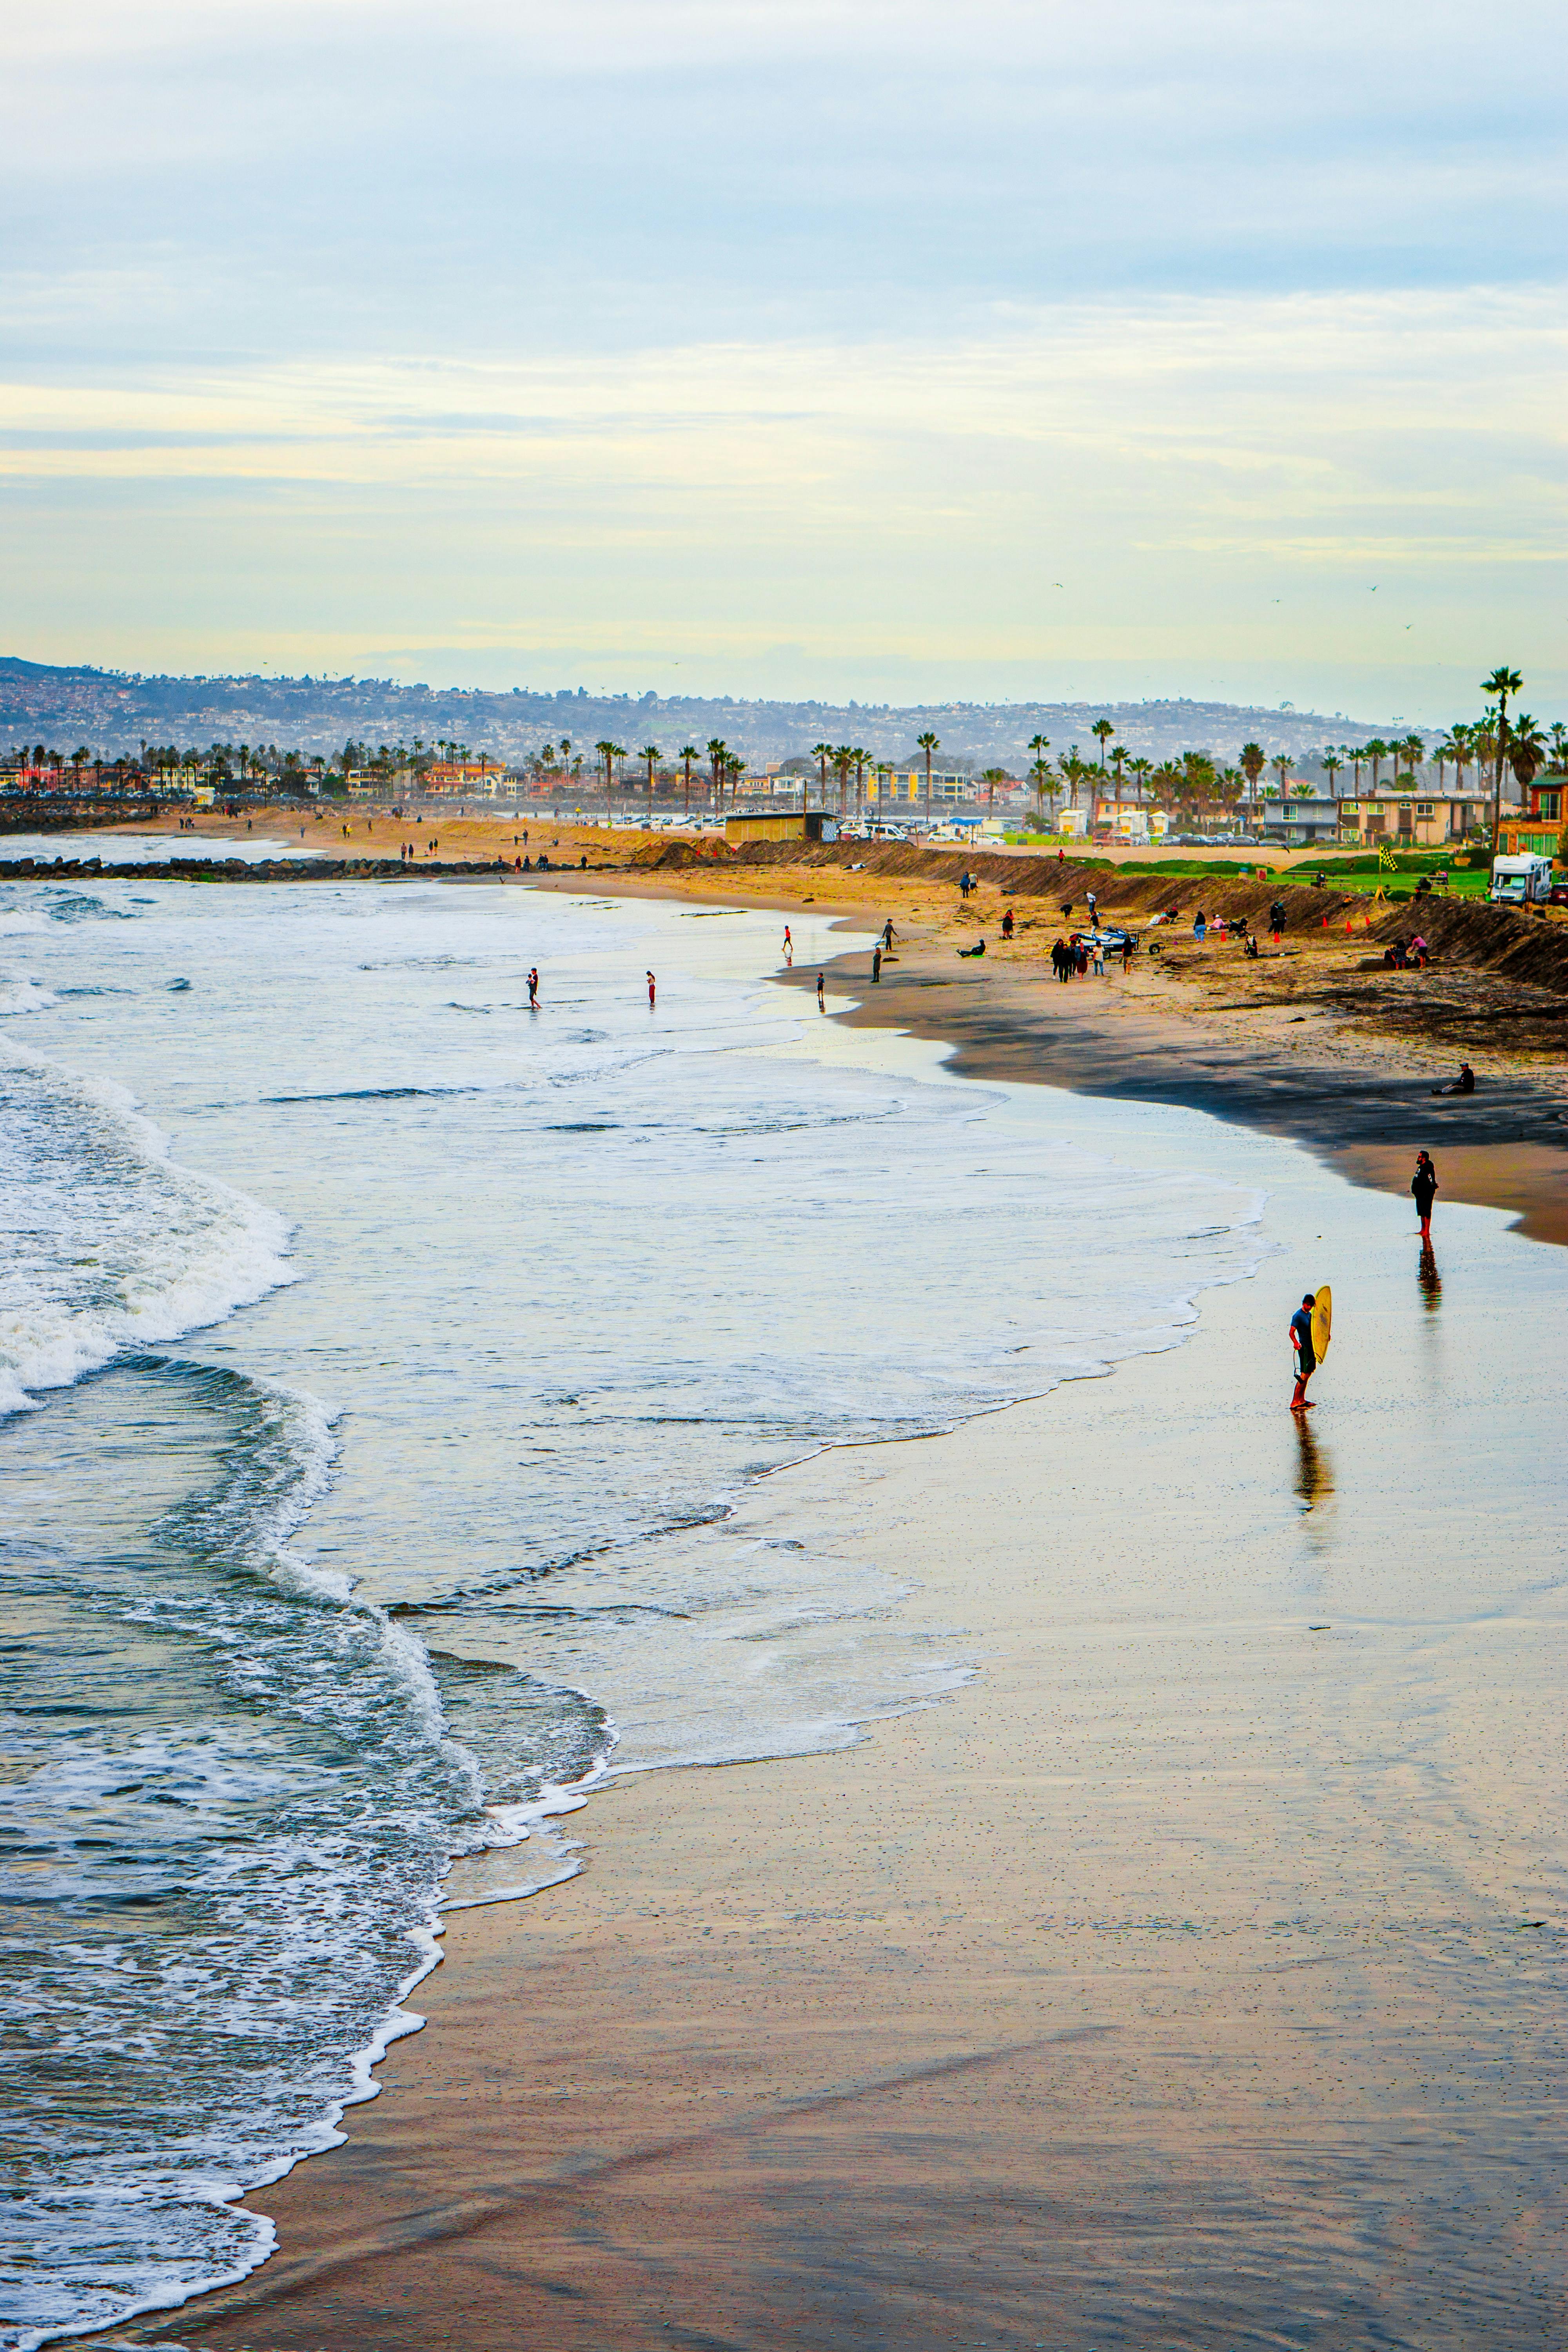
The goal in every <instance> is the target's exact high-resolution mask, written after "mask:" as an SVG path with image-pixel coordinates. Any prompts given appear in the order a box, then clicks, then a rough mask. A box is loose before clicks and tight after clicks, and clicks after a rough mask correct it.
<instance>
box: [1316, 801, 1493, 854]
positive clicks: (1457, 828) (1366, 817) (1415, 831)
mask: <svg viewBox="0 0 1568 2352" xmlns="http://www.w3.org/2000/svg"><path fill="white" fill-rule="evenodd" d="M1339 809H1340V824H1339V835H1340V839H1341V840H1342V841H1347V842H1354V843H1356V844H1357V845H1360V846H1361V847H1363V848H1367V849H1374V848H1382V847H1384V845H1386V846H1387V847H1388V848H1390V849H1447V848H1449V847H1457V846H1458V844H1459V843H1460V842H1462V841H1465V840H1467V839H1468V837H1469V836H1470V835H1472V834H1476V833H1484V832H1485V831H1486V829H1487V827H1488V825H1489V824H1490V821H1491V804H1490V803H1489V800H1488V799H1487V798H1486V797H1485V796H1484V794H1482V793H1479V792H1477V793H1464V794H1460V793H1423V792H1420V791H1411V790H1410V789H1408V788H1406V789H1405V790H1404V791H1402V792H1393V791H1389V792H1376V793H1360V794H1358V795H1357V796H1356V798H1354V799H1353V800H1343V801H1341V803H1340V804H1339ZM1510 814H1517V812H1516V811H1513V812H1510V811H1506V810H1505V812H1504V822H1505V823H1506V822H1507V818H1508V816H1509V815H1510Z"/></svg>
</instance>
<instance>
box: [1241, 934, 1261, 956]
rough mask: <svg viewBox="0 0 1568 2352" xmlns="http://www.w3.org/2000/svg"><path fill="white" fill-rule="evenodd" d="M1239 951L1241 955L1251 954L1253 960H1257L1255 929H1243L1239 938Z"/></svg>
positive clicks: (1256, 935)
mask: <svg viewBox="0 0 1568 2352" xmlns="http://www.w3.org/2000/svg"><path fill="white" fill-rule="evenodd" d="M1241 952H1242V954H1243V955H1247V956H1251V957H1252V958H1253V959H1254V961H1256V960H1257V956H1258V934H1257V932H1256V931H1248V930H1246V929H1244V930H1243V933H1242V940H1241Z"/></svg>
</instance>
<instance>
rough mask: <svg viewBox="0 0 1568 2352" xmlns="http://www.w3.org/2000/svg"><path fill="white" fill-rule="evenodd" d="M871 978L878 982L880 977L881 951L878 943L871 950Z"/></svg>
mask: <svg viewBox="0 0 1568 2352" xmlns="http://www.w3.org/2000/svg"><path fill="white" fill-rule="evenodd" d="M871 977H872V979H873V980H880V979H881V977H882V949H881V944H880V942H879V943H878V944H877V946H876V947H874V948H873V949H872V950H871Z"/></svg>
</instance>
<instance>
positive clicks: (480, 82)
mask: <svg viewBox="0 0 1568 2352" xmlns="http://www.w3.org/2000/svg"><path fill="white" fill-rule="evenodd" d="M1565 56H1568V44H1565V43H1564V42H1563V37H1562V24H1561V15H1560V11H1559V9H1558V8H1557V7H1556V6H1555V5H1552V6H1549V5H1545V0H1500V5H1496V6H1494V7H1493V8H1492V9H1490V10H1489V11H1488V12H1480V11H1477V10H1475V9H1474V8H1473V7H1468V6H1467V7H1464V8H1461V7H1459V6H1458V5H1450V0H1422V5H1419V6H1418V5H1415V0H1381V5H1380V0H1373V5H1367V0H1358V5H1353V6H1352V5H1349V0H1311V5H1278V0H1250V5H1245V6H1244V5H1230V0H1226V5H1209V4H1208V0H1165V5H1150V0H1097V5H1095V6H1094V7H1092V8H1086V7H1085V6H1084V5H1082V0H1074V5H1071V6H1068V5H1058V0H1036V5H1028V6H1025V5H1015V0H967V5H965V6H964V7H963V9H957V8H953V7H952V5H943V6H942V7H937V6H935V5H929V0H899V5H896V6H895V5H883V0H841V5H836V6H828V5H821V0H572V5H564V0H559V5H548V6H547V5H536V0H511V5H504V6H502V5H491V0H443V6H442V7H441V8H440V9H439V10H432V9H429V8H428V7H427V6H426V7H422V8H419V9H416V8H414V7H412V6H405V5H388V0H312V4H311V5H310V6H309V7H306V6H303V5H298V6H297V5H288V4H287V0H272V5H266V6H258V5H252V4H251V0H202V5H200V6H195V5H188V0H163V5H153V0H148V5H111V0H48V5H40V0H11V5H10V6H9V8H8V9H7V10H6V11H5V13H4V17H3V21H0V74H3V77H4V87H5V90H6V95H7V104H6V160H7V169H6V171H5V174H4V180H3V189H4V193H3V194H0V206H3V208H4V235H3V236H0V529H3V530H4V536H5V548H6V552H7V558H8V560H7V562H5V564H4V566H0V651H4V652H9V653H14V654H20V655H22V656H26V657H27V658H29V659H33V660H40V661H62V662H72V661H90V662H96V663H103V664H107V665H111V666H116V667H132V668H140V669H145V670H174V671H186V670H195V671H218V670H229V669H241V670H253V669H258V668H270V669H274V670H279V671H292V672H300V671H306V670H308V671H311V672H313V673H321V672H322V671H329V672H331V673H333V674H338V673H342V672H353V673H356V674H361V675H363V674H375V675H380V676H394V677H400V678H404V679H425V680H428V681H429V682H430V683H432V684H448V683H460V684H474V685H478V684H489V685H495V686H500V687H506V686H511V685H526V686H532V687H539V688H553V687H556V686H561V685H578V684H584V685H586V686H588V687H589V688H595V689H597V688H607V689H621V688H628V689H630V690H633V691H636V692H642V691H645V690H647V688H656V689H658V691H660V692H663V693H671V692H677V693H678V692H681V691H689V692H695V693H711V692H725V693H732V694H767V695H775V694H778V695H792V696H793V695H821V696H823V697H831V698H840V697H844V698H847V697H848V696H851V695H853V696H855V697H857V698H860V699H867V700H897V701H905V700H911V699H916V698H928V697H932V698H935V697H940V698H949V697H965V698H988V699H989V698H994V699H1005V698H1015V697H1017V698H1035V697H1039V698H1063V697H1078V696H1080V695H1081V696H1106V697H1110V696H1115V697H1117V698H1127V697H1133V698H1136V697H1137V696H1140V695H1144V694H1147V695H1164V694H1191V695H1194V696H1197V697H1203V698H1216V697H1217V698H1226V699H1234V700H1237V701H1255V700H1256V701H1259V702H1264V703H1275V702H1278V701H1281V700H1285V699H1289V700H1291V701H1293V702H1294V703H1296V704H1297V705H1298V706H1300V707H1301V708H1304V709H1305V708H1316V709H1324V710H1334V709H1345V710H1348V711H1352V712H1358V711H1364V712H1373V713H1383V712H1388V711H1397V712H1399V713H1401V714H1408V716H1409V717H1410V718H1411V719H1413V720H1418V721H1424V722H1430V723H1437V722H1441V721H1446V720H1451V719H1455V718H1458V717H1463V716H1466V715H1470V714H1472V713H1473V712H1474V710H1475V709H1477V708H1478V707H1479V699H1480V698H1479V692H1478V686H1479V679H1480V677H1482V676H1483V675H1484V674H1485V672H1486V671H1488V670H1489V669H1491V668H1492V667H1494V666H1495V665H1496V664H1498V663H1499V662H1502V661H1506V662H1508V663H1510V665H1511V666H1512V667H1517V668H1519V669H1521V671H1523V673H1524V675H1525V680H1526V695H1525V700H1526V703H1527V704H1528V705H1529V706H1530V707H1531V709H1533V711H1534V712H1535V714H1536V715H1537V716H1538V717H1539V716H1545V717H1554V716H1558V715H1562V714H1564V713H1568V561H1565V557H1564V546H1565V538H1564V524H1565V521H1568V516H1565V513H1564V507H1565V503H1568V501H1565V499H1564V491H1563V472H1564V467H1563V447H1564V438H1565V432H1568V425H1565V419H1568V402H1565V401H1564V398H1563V385H1564V381H1565V365H1564V362H1565V361H1568V300H1565V299H1564V296H1565V287H1564V281H1565V278H1568V203H1565V179H1568V173H1565V169H1564V133H1563V123H1564V121H1568V108H1565V106H1564V98H1565V95H1568V91H1565V88H1564V84H1565V81H1568V72H1565V68H1564V58H1565Z"/></svg>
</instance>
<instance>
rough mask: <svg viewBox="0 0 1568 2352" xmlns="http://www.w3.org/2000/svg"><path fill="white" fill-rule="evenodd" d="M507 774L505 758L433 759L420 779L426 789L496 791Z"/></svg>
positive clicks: (439, 791)
mask: <svg viewBox="0 0 1568 2352" xmlns="http://www.w3.org/2000/svg"><path fill="white" fill-rule="evenodd" d="M505 774H506V763H505V761H502V760H486V759H483V758H480V759H478V760H432V761H431V762H430V765H429V766H428V767H427V768H426V770H425V771H424V772H423V773H422V775H421V776H420V779H419V786H420V790H421V791H422V792H426V793H468V796H469V797H470V799H471V798H473V797H474V796H475V795H476V794H479V793H489V794H493V793H495V791H496V789H497V787H498V786H499V785H500V782H501V779H502V778H503V777H504V775H505Z"/></svg>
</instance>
